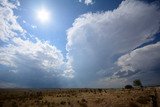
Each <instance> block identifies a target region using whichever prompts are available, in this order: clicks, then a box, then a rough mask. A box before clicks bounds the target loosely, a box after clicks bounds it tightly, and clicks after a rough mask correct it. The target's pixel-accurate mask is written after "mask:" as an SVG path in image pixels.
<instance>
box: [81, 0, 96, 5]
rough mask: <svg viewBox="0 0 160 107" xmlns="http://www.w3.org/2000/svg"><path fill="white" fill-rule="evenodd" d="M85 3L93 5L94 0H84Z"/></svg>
mask: <svg viewBox="0 0 160 107" xmlns="http://www.w3.org/2000/svg"><path fill="white" fill-rule="evenodd" d="M79 2H83V0H79ZM84 4H86V5H91V4H93V0H84Z"/></svg>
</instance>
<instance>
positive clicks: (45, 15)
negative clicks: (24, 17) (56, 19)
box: [37, 9, 50, 22]
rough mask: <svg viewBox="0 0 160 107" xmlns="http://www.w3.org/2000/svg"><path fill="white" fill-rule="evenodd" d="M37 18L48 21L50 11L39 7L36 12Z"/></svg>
mask: <svg viewBox="0 0 160 107" xmlns="http://www.w3.org/2000/svg"><path fill="white" fill-rule="evenodd" d="M37 18H38V20H40V21H41V22H48V21H49V19H50V13H49V11H48V10H46V9H40V10H39V11H38V12H37Z"/></svg>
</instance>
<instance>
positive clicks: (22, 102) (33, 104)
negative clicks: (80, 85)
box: [0, 87, 160, 107]
mask: <svg viewBox="0 0 160 107" xmlns="http://www.w3.org/2000/svg"><path fill="white" fill-rule="evenodd" d="M159 104H160V88H158V87H150V88H149V87H148V88H144V89H143V90H142V89H88V88H87V89H0V107H159V106H158V105H159Z"/></svg>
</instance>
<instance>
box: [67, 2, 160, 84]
mask: <svg viewBox="0 0 160 107" xmlns="http://www.w3.org/2000/svg"><path fill="white" fill-rule="evenodd" d="M159 27H160V11H159V6H158V5H156V4H147V3H145V2H142V1H137V0H126V1H123V2H122V3H121V4H120V5H119V7H118V8H117V9H115V10H113V11H106V12H97V13H86V14H83V15H81V16H80V17H79V18H77V19H76V20H75V22H74V23H73V27H71V28H70V29H68V32H67V35H68V38H67V40H68V43H67V47H66V48H67V51H68V60H69V61H70V60H71V61H70V64H71V65H72V69H71V70H74V71H75V77H77V80H78V81H79V82H82V83H81V85H84V86H96V85H97V84H95V82H96V81H99V80H102V78H104V80H105V79H106V78H108V77H112V76H115V72H116V73H117V72H119V71H120V70H121V69H120V68H119V67H118V66H117V64H116V62H117V59H118V58H119V57H120V56H121V55H123V54H127V53H129V52H131V53H132V51H133V52H135V51H136V50H135V51H134V49H135V48H136V47H138V46H140V45H141V44H143V43H145V42H146V41H149V40H150V39H151V38H152V36H154V35H155V34H156V33H158V32H159ZM144 48H145V47H144ZM139 50H141V49H139ZM155 50H158V49H155ZM141 55H142V54H139V56H135V58H137V57H138V59H139V60H141V58H142V60H143V59H144V57H143V56H144V55H143V56H141ZM129 57H131V56H129ZM150 57H151V59H153V60H155V59H156V58H155V59H154V57H155V56H154V55H153V56H150ZM152 57H153V58H152ZM158 57H159V55H158ZM124 58H125V59H124ZM124 60H126V61H124ZM133 60H134V59H133ZM157 60H158V59H157ZM120 61H122V62H120ZM129 61H130V60H129ZM129 61H128V60H127V58H126V57H125V56H124V57H123V56H122V58H120V59H119V60H118V65H119V66H122V69H123V70H125V71H126V72H129V71H128V70H126V69H124V66H125V65H126V64H128V63H130V62H129ZM131 61H132V60H131ZM134 61H135V60H134ZM152 62H153V63H154V64H153V65H157V64H158V61H152ZM123 63H124V64H123ZM135 63H136V64H139V63H137V62H135ZM141 63H143V66H144V65H145V64H146V66H147V62H146V63H145V60H144V61H143V62H141ZM135 69H138V68H136V67H135ZM130 70H132V69H130ZM141 70H142V71H143V70H145V69H144V67H141ZM131 72H132V71H131ZM132 74H134V73H132ZM117 75H118V73H117ZM117 77H119V76H117ZM107 81H110V79H107ZM107 81H106V83H107ZM116 82H117V81H116ZM117 84H121V83H120V82H117Z"/></svg>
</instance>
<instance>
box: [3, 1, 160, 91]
mask: <svg viewBox="0 0 160 107" xmlns="http://www.w3.org/2000/svg"><path fill="white" fill-rule="evenodd" d="M0 4H1V5H0V17H1V18H0V29H1V30H0V87H2V88H3V87H22V88H23V87H25V88H55V87H56V88H58V87H74V88H75V87H81V88H84V87H106V88H110V87H123V86H124V85H126V84H132V81H133V80H134V79H141V80H142V82H143V83H144V85H152V84H160V83H159V82H158V81H159V77H160V73H159V70H160V68H159V60H160V55H159V49H160V42H159V40H160V39H159V35H160V34H159V32H160V30H159V28H160V10H159V8H160V7H159V1H157V0H144V1H142V0H140V1H139V0H34V1H33V0H25V1H24V0H19V1H18V0H9V1H7V0H1V1H0ZM42 9H45V10H46V13H48V14H49V17H48V20H46V21H44V17H45V16H43V15H41V16H40V18H41V19H40V18H38V13H42V11H41V10H42ZM46 16H47V15H46ZM42 21H43V22H42Z"/></svg>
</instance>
